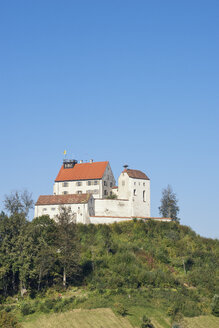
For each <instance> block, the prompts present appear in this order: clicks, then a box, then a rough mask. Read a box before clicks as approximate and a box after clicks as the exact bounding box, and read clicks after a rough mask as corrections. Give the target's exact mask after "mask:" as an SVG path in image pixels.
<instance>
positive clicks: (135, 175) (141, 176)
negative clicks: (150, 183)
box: [123, 169, 150, 180]
mask: <svg viewBox="0 0 219 328" xmlns="http://www.w3.org/2000/svg"><path fill="white" fill-rule="evenodd" d="M123 173H127V174H128V176H129V177H130V178H133V179H143V180H150V179H149V178H148V177H147V175H146V174H145V173H143V172H141V171H139V170H130V169H125V170H124V171H123Z"/></svg>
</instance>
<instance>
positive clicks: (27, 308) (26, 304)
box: [20, 301, 35, 315]
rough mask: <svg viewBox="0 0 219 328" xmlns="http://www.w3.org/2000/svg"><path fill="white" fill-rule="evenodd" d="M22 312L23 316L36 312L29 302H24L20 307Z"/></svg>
mask: <svg viewBox="0 0 219 328" xmlns="http://www.w3.org/2000/svg"><path fill="white" fill-rule="evenodd" d="M20 310H21V313H22V314H23V315H28V314H32V313H34V312H35V310H34V308H33V306H32V305H31V304H30V303H29V302H25V301H24V302H22V303H21V305H20Z"/></svg>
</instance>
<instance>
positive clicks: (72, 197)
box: [36, 194, 91, 205]
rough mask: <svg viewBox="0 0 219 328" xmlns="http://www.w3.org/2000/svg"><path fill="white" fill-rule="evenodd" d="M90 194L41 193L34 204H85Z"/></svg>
mask: <svg viewBox="0 0 219 328" xmlns="http://www.w3.org/2000/svg"><path fill="white" fill-rule="evenodd" d="M90 197H91V195H90V194H67V195H41V196H39V198H38V200H37V202H36V205H64V204H86V203H87V202H88V201H89V199H90Z"/></svg>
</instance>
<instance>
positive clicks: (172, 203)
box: [159, 185, 179, 221]
mask: <svg viewBox="0 0 219 328" xmlns="http://www.w3.org/2000/svg"><path fill="white" fill-rule="evenodd" d="M177 203H178V200H177V198H176V194H175V193H174V192H173V190H172V188H171V186H170V185H168V186H167V188H166V189H163V191H162V198H161V206H159V212H160V214H161V215H162V216H163V217H168V218H172V219H174V220H175V221H179V218H178V217H177V215H178V212H179V207H178V205H177Z"/></svg>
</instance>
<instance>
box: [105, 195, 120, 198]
mask: <svg viewBox="0 0 219 328" xmlns="http://www.w3.org/2000/svg"><path fill="white" fill-rule="evenodd" d="M117 198H118V196H117V195H116V194H112V195H109V196H107V197H106V199H117Z"/></svg>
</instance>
